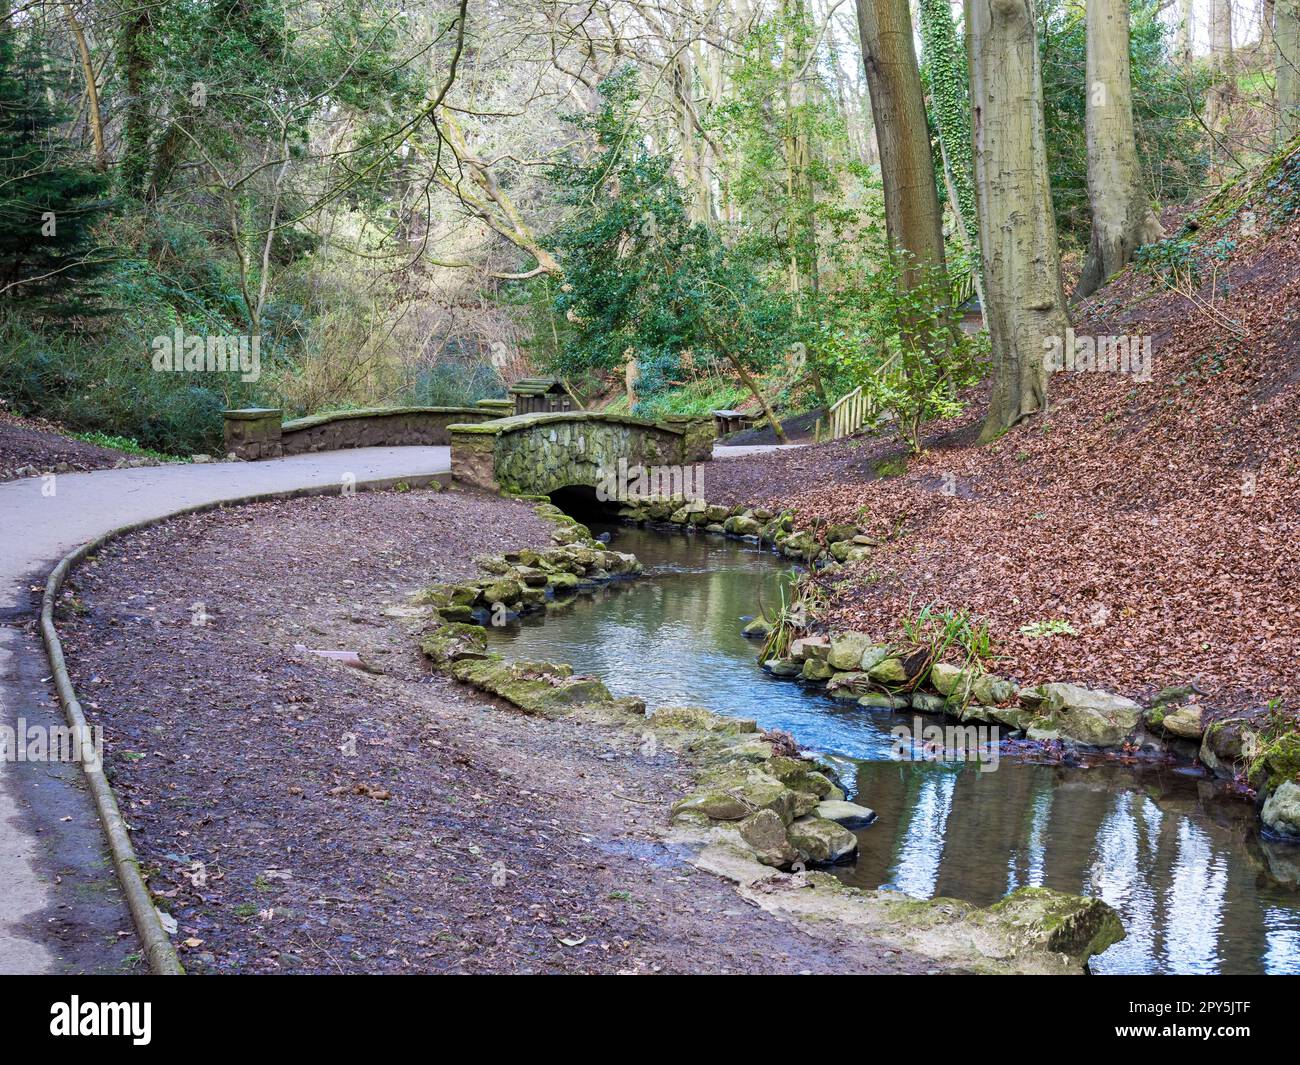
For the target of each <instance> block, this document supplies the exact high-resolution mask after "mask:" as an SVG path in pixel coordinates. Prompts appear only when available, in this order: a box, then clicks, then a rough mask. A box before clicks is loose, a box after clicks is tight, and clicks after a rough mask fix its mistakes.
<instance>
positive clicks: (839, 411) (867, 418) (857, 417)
mask: <svg viewBox="0 0 1300 1065" xmlns="http://www.w3.org/2000/svg"><path fill="white" fill-rule="evenodd" d="M897 358H898V356H897V355H893V356H891V357H890V358H889V359H888V360H887V361H886V362H885V363H884V365H882V366H881V367H880V368H879V369H877V370H876V371H875V373H876V375H877V376H879V377H881V378H884V377H885V376H886V375H887V374H888V373H890V372H891V371H892V372H894V373H897V372H898V371H897V370H893V366H894V362H895V361H896V360H897ZM879 414H880V405H879V404H878V403H877V402H876V400H875V397H874V396H872V395H870V394H869V393H866V392H863V391H862V386H861V385H858V387H857V388H855V389H854V390H853V391H852V392H848V393H846V394H845V395H843V396H841V397H840V398H839V399H837V400H836V401H835V402H834V403H832V404H831V409H830V410H829V411H827V412H826V421H825V422H824V423H823V422H821V421H818V423H817V431H816V434H815V438H816V439H817V440H818V441H822V440H839V439H840V438H841V437H845V436H848V435H849V434H851V433H856V432H857V431H858V430H859V429H861V428H862V427H863V426H864V425H868V424H870V423H871V422H874V421H875V420H876V418H877V416H879Z"/></svg>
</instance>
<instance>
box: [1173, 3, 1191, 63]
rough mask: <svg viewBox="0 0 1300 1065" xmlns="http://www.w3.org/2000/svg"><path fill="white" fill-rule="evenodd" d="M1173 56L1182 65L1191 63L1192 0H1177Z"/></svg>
mask: <svg viewBox="0 0 1300 1065" xmlns="http://www.w3.org/2000/svg"><path fill="white" fill-rule="evenodd" d="M1174 56H1175V57H1176V58H1177V59H1178V61H1179V62H1180V63H1181V64H1182V65H1183V66H1184V67H1190V66H1191V65H1192V0H1178V26H1177V28H1176V29H1175V30H1174Z"/></svg>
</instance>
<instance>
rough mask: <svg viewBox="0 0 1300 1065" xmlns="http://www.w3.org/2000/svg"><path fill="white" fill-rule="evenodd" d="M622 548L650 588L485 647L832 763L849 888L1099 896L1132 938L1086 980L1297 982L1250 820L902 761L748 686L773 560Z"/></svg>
mask: <svg viewBox="0 0 1300 1065" xmlns="http://www.w3.org/2000/svg"><path fill="white" fill-rule="evenodd" d="M619 539H620V543H619V544H618V546H619V547H620V548H622V549H624V550H631V551H635V552H636V554H637V556H638V557H639V558H641V560H642V561H643V562H644V563H646V564H647V567H648V569H649V571H650V572H649V574H648V576H647V578H646V579H644V580H641V581H638V582H635V583H632V584H628V585H623V586H621V587H610V588H607V589H604V590H602V591H601V592H600V593H598V594H597V595H596V596H595V597H593V598H590V599H584V600H580V601H578V602H577V603H575V604H574V605H573V607H572V608H570V609H568V610H565V611H563V612H562V613H560V614H558V615H552V616H550V617H548V618H547V619H546V620H545V621H544V622H543V621H541V620H529V621H527V622H526V623H525V624H523V625H522V626H515V627H514V628H513V629H509V630H506V631H499V632H495V633H494V634H493V639H494V640H496V641H498V642H499V643H500V644H501V649H502V650H504V651H506V652H507V653H509V654H511V655H512V656H515V657H519V658H547V659H554V660H559V661H566V662H570V663H572V664H573V665H574V667H575V668H576V669H578V670H580V671H582V672H587V673H593V674H595V675H597V676H600V677H601V678H603V679H604V680H605V682H606V683H607V684H608V685H609V687H610V688H611V689H613V690H614V691H615V693H616V694H620V695H623V694H637V695H641V696H643V697H645V698H646V699H647V700H648V701H649V702H650V703H651V705H669V704H672V703H700V704H704V705H707V706H710V707H712V708H714V709H716V710H719V711H722V712H724V713H730V714H736V715H739V716H744V717H752V718H756V719H757V720H758V721H759V723H760V724H762V725H763V726H764V727H767V728H781V729H785V730H787V731H789V732H792V733H793V734H794V735H795V736H796V737H797V738H798V739H799V741H800V742H801V743H802V744H804V745H805V746H808V747H811V748H814V749H816V750H820V751H823V752H826V753H827V754H830V755H835V756H837V757H836V758H835V759H834V760H835V761H836V763H837V764H840V765H843V766H844V767H846V768H845V772H844V773H843V774H842V776H843V778H844V781H845V783H846V785H847V786H848V787H849V788H850V789H852V790H853V791H855V792H856V796H857V798H858V799H859V801H861V802H864V803H866V804H867V805H869V806H871V807H872V808H873V809H875V810H876V812H877V813H878V814H879V818H878V820H877V821H876V822H875V823H874V824H873V825H871V826H870V827H868V828H866V829H863V830H862V831H861V832H859V833H858V838H859V848H860V849H859V855H858V860H857V862H856V863H855V864H854V865H852V866H848V867H843V868H840V869H838V870H837V871H836V873H837V875H838V876H840V877H841V878H842V879H844V880H845V881H846V882H848V883H852V884H855V885H857V886H861V887H867V888H876V887H882V886H887V887H890V888H893V889H896V890H899V891H904V892H906V893H908V894H910V895H914V896H916V897H920V898H926V897H931V896H934V895H947V896H953V897H957V898H962V899H968V900H970V901H971V902H974V903H977V904H979V905H987V904H988V903H991V902H994V901H996V900H997V899H999V898H1001V897H1002V896H1003V895H1004V894H1005V893H1006V892H1007V891H1009V890H1012V889H1014V888H1017V887H1022V886H1026V885H1031V886H1044V887H1050V888H1056V889H1058V890H1061V891H1068V892H1081V893H1084V894H1090V895H1095V896H1098V897H1100V898H1103V899H1105V900H1106V901H1107V902H1108V903H1110V904H1111V905H1112V906H1114V907H1115V908H1116V909H1117V910H1118V911H1119V912H1120V914H1121V916H1122V917H1123V920H1124V925H1125V927H1126V928H1127V930H1128V933H1129V934H1128V938H1127V939H1125V940H1124V941H1122V942H1120V943H1118V944H1116V945H1115V946H1113V947H1112V948H1110V950H1108V951H1106V953H1105V954H1104V955H1102V956H1101V957H1100V958H1094V959H1093V968H1094V970H1095V971H1098V972H1106V973H1209V972H1231V973H1249V972H1270V973H1300V890H1298V889H1300V847H1294V846H1285V845H1281V844H1275V843H1270V842H1269V841H1266V840H1261V839H1259V838H1258V834H1257V832H1256V817H1255V813H1254V811H1253V809H1251V808H1250V807H1249V806H1248V805H1246V804H1243V803H1231V802H1222V801H1219V800H1217V799H1216V798H1215V797H1214V796H1213V794H1212V792H1211V789H1209V788H1208V786H1206V785H1205V784H1204V783H1203V782H1197V781H1196V780H1194V779H1189V778H1187V777H1186V776H1183V775H1180V774H1178V773H1173V772H1169V771H1162V772H1148V773H1139V772H1137V771H1135V770H1132V769H1128V768H1123V767H1116V766H1101V767H1096V768H1093V769H1088V770H1077V769H1067V768H1063V767H1060V766H1050V765H1035V764H1028V763H1026V762H1023V761H1016V760H1013V759H1010V758H1007V757H1004V758H1002V760H1001V762H1000V764H999V766H998V768H997V770H996V771H995V772H983V773H982V772H980V771H979V769H978V767H977V766H975V765H970V764H967V765H943V764H936V763H927V762H910V763H905V762H898V761H894V760H892V759H891V757H890V756H891V753H892V751H893V743H892V741H891V738H890V735H889V729H890V728H891V727H893V726H894V725H895V724H898V723H900V722H904V723H910V721H911V715H910V714H906V715H895V714H890V713H885V712H880V711H868V710H864V709H861V708H859V707H857V706H856V705H855V704H852V703H849V704H845V703H843V702H840V701H838V700H834V699H831V698H830V697H828V696H826V695H824V694H822V693H819V692H816V691H813V690H810V689H806V688H803V687H801V686H800V685H797V684H792V683H790V682H788V681H779V680H775V679H772V678H770V677H767V676H765V675H764V674H762V673H761V672H759V671H758V670H757V669H755V667H754V655H755V652H756V650H757V647H756V645H755V644H754V642H753V641H750V640H746V639H745V638H744V637H742V636H741V635H740V627H741V622H740V619H741V617H742V616H743V615H747V614H751V613H753V611H754V609H755V605H756V603H757V602H758V601H759V599H760V598H762V599H765V600H766V601H767V602H769V603H771V602H775V601H776V595H777V591H776V589H777V584H778V582H779V580H780V579H781V573H782V570H783V567H782V565H781V564H780V563H779V562H778V560H776V559H775V558H774V557H773V556H771V555H768V554H765V553H762V552H758V551H755V550H750V549H746V548H744V547H742V546H740V545H737V544H736V543H734V542H732V541H725V540H720V539H716V538H711V537H706V536H696V537H682V536H672V537H665V536H660V535H657V534H652V533H647V532H644V531H636V530H628V531H626V532H621V533H620V535H619Z"/></svg>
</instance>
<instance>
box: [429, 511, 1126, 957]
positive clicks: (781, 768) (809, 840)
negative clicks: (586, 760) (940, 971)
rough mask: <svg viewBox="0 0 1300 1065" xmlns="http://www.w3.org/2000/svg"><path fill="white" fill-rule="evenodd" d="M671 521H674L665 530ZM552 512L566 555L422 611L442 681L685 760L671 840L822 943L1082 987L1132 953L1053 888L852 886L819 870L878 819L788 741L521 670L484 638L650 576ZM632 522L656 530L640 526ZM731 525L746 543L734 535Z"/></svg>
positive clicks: (557, 551)
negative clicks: (919, 891)
mask: <svg viewBox="0 0 1300 1065" xmlns="http://www.w3.org/2000/svg"><path fill="white" fill-rule="evenodd" d="M665 506H668V507H669V511H668V513H666V514H665V515H664V517H663V518H659V517H657V516H656V515H658V514H659V513H660V508H662V507H665ZM652 510H653V512H652V513H651V512H647V514H646V515H645V520H656V521H657V520H665V519H666V520H673V519H680V520H678V522H677V523H678V524H688V523H690V520H689V519H690V516H691V515H693V514H696V513H700V514H703V515H704V516H705V517H706V518H716V519H717V520H716V521H708V522H706V524H708V525H710V526H715V528H712V529H711V531H714V532H724V531H725V532H732V533H734V534H736V535H743V536H761V528H760V530H759V531H756V532H749V531H741V530H748V529H749V528H750V525H749V524H748V523H749V522H758V521H761V520H762V519H761V518H759V517H757V516H756V515H758V514H760V513H761V512H749V511H737V512H736V513H732V512H730V511H726V510H724V509H723V508H709V507H707V505H706V506H705V507H704V509H703V510H688V511H687V512H686V514H685V515H683V514H682V513H681V512H682V510H683V507H681V506H676V507H674V506H671V505H669V504H658V503H656V504H652ZM537 511H538V513H539V514H540V515H542V516H543V517H546V518H548V519H549V520H551V521H553V522H554V523H555V524H556V526H557V528H556V529H555V531H554V533H553V535H552V540H553V542H554V544H553V546H552V547H550V548H547V549H545V550H530V549H525V550H520V551H514V552H509V553H507V554H505V555H502V556H492V557H484V558H480V559H479V560H478V561H479V564H480V566H481V568H482V570H483V571H484V576H483V577H481V578H479V579H477V580H474V581H469V582H464V583H460V584H454V585H442V586H436V587H433V588H429V589H427V590H426V591H425V592H424V593H422V595H421V596H420V597H419V598H420V605H421V606H423V607H425V608H427V609H430V610H432V611H433V612H434V613H435V614H436V615H437V620H436V621H435V622H434V623H433V624H432V625H431V626H430V627H429V628H428V629H427V630H426V631H425V632H424V634H423V636H422V639H421V648H422V650H423V652H424V654H425V655H426V656H427V657H428V658H429V660H430V661H431V662H432V663H433V664H434V666H435V667H436V668H438V669H440V670H443V671H445V672H446V673H448V674H450V675H451V676H453V677H455V678H456V679H458V680H460V681H462V682H464V683H466V684H469V685H472V686H473V687H475V688H477V689H479V690H481V691H484V692H486V693H488V694H490V695H493V696H495V697H497V698H499V699H501V700H503V701H504V702H506V703H508V704H510V705H511V706H513V707H515V708H517V709H518V710H521V711H523V712H524V713H527V714H537V715H543V716H547V717H573V718H575V719H577V720H583V721H592V722H598V723H601V724H604V725H609V726H614V727H621V728H627V729H630V730H635V731H637V732H638V733H639V734H640V736H641V738H642V742H643V743H650V744H654V745H657V746H662V747H663V748H664V749H666V750H669V751H671V752H673V753H674V754H675V755H676V756H677V757H679V758H680V759H682V760H683V761H684V762H685V763H686V764H687V765H689V766H690V767H691V768H692V770H693V774H694V776H695V786H694V790H692V791H691V792H690V793H689V794H687V795H685V796H683V797H682V798H681V799H680V800H679V801H678V802H676V803H675V804H674V805H673V807H672V810H671V817H670V820H671V824H670V825H667V826H665V838H666V839H667V840H668V841H670V842H675V843H678V844H681V845H683V846H686V847H687V848H689V850H690V852H691V853H692V855H693V860H694V861H695V863H696V864H697V865H699V866H700V867H701V868H704V869H706V870H708V871H710V872H713V873H716V874H718V875H721V876H724V877H726V878H728V879H730V880H731V881H733V882H734V883H735V884H736V885H737V889H738V890H739V891H740V893H741V894H742V895H743V896H744V897H745V898H747V899H749V900H750V901H752V902H754V903H755V904H756V905H759V906H761V907H763V908H764V909H767V910H769V911H772V912H776V913H780V914H782V915H784V916H787V917H790V918H794V919H798V920H800V921H801V927H805V928H806V930H808V931H809V932H810V933H811V934H817V933H816V929H817V926H818V922H819V921H822V922H824V921H826V920H827V919H830V920H833V921H834V922H835V924H836V927H837V928H839V929H840V930H841V931H843V930H844V929H846V928H848V929H854V930H857V931H858V932H860V933H861V934H863V935H864V936H865V937H868V938H870V939H872V940H873V941H876V942H880V943H883V944H886V945H891V946H895V947H897V948H898V949H907V950H912V951H916V952H918V953H922V954H925V955H927V956H930V957H933V958H935V959H936V961H939V962H942V963H944V964H946V965H949V966H952V967H957V968H962V969H968V970H970V971H975V972H1037V973H1062V972H1078V971H1080V970H1081V969H1082V967H1083V965H1084V964H1085V963H1086V961H1087V958H1088V957H1089V956H1091V955H1093V954H1096V953H1099V952H1101V951H1102V950H1105V949H1106V947H1108V946H1110V945H1111V944H1113V943H1115V942H1117V941H1119V940H1120V939H1122V938H1123V936H1124V930H1123V928H1122V926H1121V924H1120V921H1119V918H1118V916H1117V915H1116V913H1115V912H1114V910H1112V909H1111V908H1110V907H1109V906H1107V905H1106V904H1105V903H1104V902H1101V901H1100V900H1097V899H1092V898H1084V897H1080V896H1076V895H1068V894H1064V893H1062V892H1057V891H1052V890H1049V889H1046V888H1021V889H1019V890H1017V891H1014V892H1012V893H1011V894H1009V895H1007V896H1006V897H1005V898H1004V899H1002V900H1001V901H1000V902H997V903H995V904H994V905H993V906H990V907H985V908H980V907H976V906H973V905H971V904H969V903H965V902H960V901H957V900H952V899H942V898H940V899H931V900H928V901H918V900H915V899H912V898H908V897H906V896H902V895H899V894H898V893H895V892H889V891H863V890H859V889H856V888H852V887H847V886H845V885H844V884H842V883H841V882H840V881H839V880H838V879H836V878H835V877H833V876H831V875H830V874H828V873H824V872H820V871H816V867H817V866H819V865H828V864H831V863H835V862H837V861H841V860H844V859H846V858H848V857H850V856H851V855H852V854H853V852H854V850H855V849H856V847H857V839H856V837H855V836H854V834H853V833H852V832H850V831H849V829H848V827H846V826H854V825H858V824H862V823H864V822H865V821H868V820H870V819H871V818H872V817H873V814H872V812H871V811H870V810H868V809H866V808H865V807H862V806H858V805H856V804H854V803H850V802H847V801H846V800H845V794H844V792H843V790H842V789H841V788H840V787H839V785H838V783H837V781H836V779H835V776H834V772H833V770H831V769H830V767H828V766H826V765H822V764H819V763H817V762H814V761H812V760H809V759H807V758H805V757H802V756H800V754H799V752H798V751H797V749H795V747H794V746H793V744H792V743H791V741H790V739H789V737H787V736H784V735H782V734H779V733H767V732H764V731H762V730H760V729H759V728H758V726H757V724H756V723H755V722H754V721H752V720H742V719H737V718H730V717H725V716H723V715H720V714H716V713H714V712H712V711H710V710H708V709H705V708H703V707H698V706H679V707H664V708H659V709H658V710H656V712H654V713H652V714H647V709H646V704H645V702H644V700H642V699H639V698H635V697H623V698H615V697H614V696H613V695H612V694H611V693H610V691H609V690H608V688H607V687H606V686H605V685H604V684H603V683H602V682H601V681H599V680H597V679H594V678H591V677H584V676H578V675H575V674H574V671H573V670H572V668H571V667H570V666H568V665H567V664H564V663H554V662H508V661H506V660H505V659H504V658H503V657H502V656H500V655H497V654H493V653H490V652H489V651H488V649H487V640H486V636H487V633H486V629H485V628H484V627H483V626H484V625H485V624H492V623H497V624H501V623H504V622H505V621H506V620H508V619H509V618H510V617H511V616H512V615H517V614H521V613H531V612H538V611H545V610H555V609H562V608H563V607H564V605H565V603H566V600H569V599H571V597H572V596H573V595H575V594H577V593H579V592H581V591H582V590H584V589H587V588H593V587H596V586H598V585H599V584H601V583H603V582H607V581H611V580H619V579H629V578H632V577H635V576H636V575H637V574H638V573H639V572H640V570H641V566H640V563H639V562H638V561H637V559H636V558H635V557H634V556H632V555H630V554H627V553H623V552H618V551H612V550H608V549H607V548H606V546H605V545H604V544H602V543H600V542H599V541H597V540H594V539H593V538H592V537H591V535H590V532H589V530H588V529H587V528H586V527H585V526H583V525H581V524H579V523H578V522H576V521H575V520H574V519H572V518H570V517H569V516H567V515H565V514H564V513H563V512H562V511H561V510H559V508H557V507H555V506H553V505H551V504H549V503H540V504H538V506H537ZM624 516H625V517H626V518H629V519H634V518H635V519H636V520H641V518H640V517H639V516H638V515H637V514H634V513H627V514H625V515H624ZM776 520H777V519H776V518H775V516H773V517H770V518H768V519H767V522H768V524H769V525H770V523H771V522H773V521H776ZM728 521H730V522H732V528H731V529H726V528H725V523H726V522H728ZM738 526H739V528H738ZM788 539H789V537H788V536H787V537H786V541H787V542H788ZM809 646H812V644H809ZM864 646H865V645H864ZM840 650H841V654H840V655H839V656H837V661H839V660H843V654H844V646H843V644H841V648H840ZM826 660H827V661H828V660H829V644H828V651H827V656H826ZM881 661H884V659H882V660H881ZM856 664H857V665H860V664H861V655H859V661H858V662H857V663H856ZM799 670H800V672H802V670H803V666H802V665H800V667H799ZM845 672H855V673H869V670H862V669H855V670H851V671H845Z"/></svg>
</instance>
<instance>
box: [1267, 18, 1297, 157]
mask: <svg viewBox="0 0 1300 1065" xmlns="http://www.w3.org/2000/svg"><path fill="white" fill-rule="evenodd" d="M1273 48H1274V54H1275V56H1276V63H1277V115H1278V117H1277V136H1278V140H1279V141H1280V142H1281V143H1286V142H1287V141H1289V140H1290V139H1291V138H1292V137H1294V136H1295V135H1296V134H1297V133H1300V0H1277V6H1276V8H1275V9H1274V12H1273Z"/></svg>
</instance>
